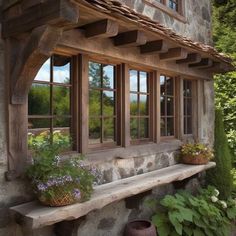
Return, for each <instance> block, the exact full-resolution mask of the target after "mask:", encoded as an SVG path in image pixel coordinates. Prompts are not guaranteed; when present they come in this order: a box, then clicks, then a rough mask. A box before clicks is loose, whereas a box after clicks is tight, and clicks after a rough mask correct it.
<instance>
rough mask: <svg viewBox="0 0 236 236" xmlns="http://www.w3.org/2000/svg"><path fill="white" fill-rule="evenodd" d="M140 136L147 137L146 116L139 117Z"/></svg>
mask: <svg viewBox="0 0 236 236" xmlns="http://www.w3.org/2000/svg"><path fill="white" fill-rule="evenodd" d="M140 138H148V118H140Z"/></svg>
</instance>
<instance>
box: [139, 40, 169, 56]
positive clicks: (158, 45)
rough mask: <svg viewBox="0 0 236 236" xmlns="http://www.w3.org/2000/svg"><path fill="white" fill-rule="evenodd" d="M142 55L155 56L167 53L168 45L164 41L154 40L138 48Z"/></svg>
mask: <svg viewBox="0 0 236 236" xmlns="http://www.w3.org/2000/svg"><path fill="white" fill-rule="evenodd" d="M140 52H141V53H142V54H155V53H164V52H168V45H167V43H166V42H165V41H164V40H156V41H151V42H147V43H146V44H145V45H142V46H141V47H140Z"/></svg>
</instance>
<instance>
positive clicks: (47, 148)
mask: <svg viewBox="0 0 236 236" xmlns="http://www.w3.org/2000/svg"><path fill="white" fill-rule="evenodd" d="M55 136H56V137H55V142H53V141H52V139H53V138H54V136H53V138H52V137H51V136H50V135H48V134H44V135H41V137H40V142H39V139H38V138H35V139H34V138H32V137H31V142H30V149H31V151H32V164H31V165H30V166H29V167H28V168H27V170H26V175H27V176H28V177H29V178H30V180H31V183H32V186H33V189H34V192H35V193H36V195H37V197H38V199H39V201H40V202H41V203H43V204H44V205H49V206H64V205H69V204H73V203H76V202H82V201H85V200H88V199H89V198H90V196H91V193H92V191H93V186H92V185H93V182H94V179H95V177H94V173H95V172H94V170H90V169H89V168H87V167H86V166H84V165H83V162H82V159H83V158H82V157H81V156H79V157H76V158H73V159H72V158H71V159H65V160H63V158H61V156H60V153H61V151H62V150H65V149H68V145H69V142H68V141H66V142H65V137H64V136H65V135H63V134H61V133H55Z"/></svg>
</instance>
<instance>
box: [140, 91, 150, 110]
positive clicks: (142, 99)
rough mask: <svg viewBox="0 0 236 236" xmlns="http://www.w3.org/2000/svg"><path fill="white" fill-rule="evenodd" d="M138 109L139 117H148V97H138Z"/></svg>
mask: <svg viewBox="0 0 236 236" xmlns="http://www.w3.org/2000/svg"><path fill="white" fill-rule="evenodd" d="M139 109H140V115H148V113H149V112H148V96H147V95H140V96H139Z"/></svg>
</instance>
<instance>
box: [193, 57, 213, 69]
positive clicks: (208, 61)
mask: <svg viewBox="0 0 236 236" xmlns="http://www.w3.org/2000/svg"><path fill="white" fill-rule="evenodd" d="M188 66H189V67H190V68H197V69H204V68H209V67H212V66H213V61H212V60H211V59H209V58H203V59H202V60H201V61H200V62H198V63H194V64H189V65H188Z"/></svg>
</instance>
